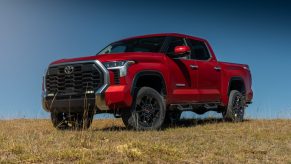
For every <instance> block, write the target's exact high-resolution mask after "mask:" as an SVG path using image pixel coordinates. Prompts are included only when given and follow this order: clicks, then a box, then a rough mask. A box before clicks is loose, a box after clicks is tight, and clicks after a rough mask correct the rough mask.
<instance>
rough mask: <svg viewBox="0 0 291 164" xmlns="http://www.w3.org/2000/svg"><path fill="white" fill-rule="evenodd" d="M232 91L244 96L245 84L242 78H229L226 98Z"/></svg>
mask: <svg viewBox="0 0 291 164" xmlns="http://www.w3.org/2000/svg"><path fill="white" fill-rule="evenodd" d="M232 90H238V91H239V92H241V93H242V94H243V95H245V94H246V86H245V82H244V80H243V78H242V77H240V76H235V77H231V78H230V80H229V82H228V88H227V95H228V96H229V94H230V92H231V91H232Z"/></svg>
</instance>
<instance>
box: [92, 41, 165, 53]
mask: <svg viewBox="0 0 291 164" xmlns="http://www.w3.org/2000/svg"><path fill="white" fill-rule="evenodd" d="M164 40H165V37H151V38H135V39H129V40H124V41H119V42H115V43H112V44H110V45H109V46H107V47H105V48H104V49H103V50H102V51H100V52H99V53H98V54H97V55H99V54H114V53H122V52H160V50H161V48H162V45H163V43H164Z"/></svg>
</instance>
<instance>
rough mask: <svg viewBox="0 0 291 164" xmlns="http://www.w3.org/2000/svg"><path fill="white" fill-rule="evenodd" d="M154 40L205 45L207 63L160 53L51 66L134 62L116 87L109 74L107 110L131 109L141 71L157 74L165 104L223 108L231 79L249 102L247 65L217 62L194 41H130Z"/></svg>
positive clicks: (76, 59)
mask: <svg viewBox="0 0 291 164" xmlns="http://www.w3.org/2000/svg"><path fill="white" fill-rule="evenodd" d="M155 36H175V37H183V38H191V39H194V40H198V41H202V42H204V43H205V44H206V46H207V48H208V50H209V52H210V54H211V56H212V57H211V59H210V60H207V61H199V60H187V59H173V58H170V57H169V56H167V55H166V54H164V53H148V52H128V53H118V54H105V55H97V56H89V57H81V58H73V59H62V60H58V61H55V62H53V63H51V64H59V63H66V62H76V61H87V60H99V61H100V62H102V63H103V62H109V61H121V60H122V61H124V60H132V61H135V64H133V65H131V66H129V67H128V69H127V75H126V76H125V77H121V78H120V84H117V85H115V84H114V82H113V73H112V72H110V83H111V85H110V86H109V87H108V88H107V90H106V92H105V100H106V104H107V105H108V106H109V107H110V108H111V109H125V108H126V109H129V108H130V107H131V104H132V100H133V98H132V95H131V89H132V85H133V81H134V78H135V77H136V75H137V74H138V73H140V72H143V71H154V72H157V73H160V74H161V76H162V77H163V79H164V82H165V85H166V91H167V95H166V99H167V100H166V102H167V104H178V103H206V102H220V103H221V105H222V106H226V105H227V103H228V88H229V82H230V80H231V79H232V78H233V77H240V78H241V79H243V81H244V84H245V90H246V101H247V102H251V101H252V98H253V92H252V89H251V85H252V84H251V75H250V71H249V70H248V66H247V65H243V64H233V63H225V62H218V61H217V59H216V56H215V54H214V52H213V50H212V48H211V46H210V45H209V43H208V42H207V41H206V40H204V39H201V38H197V37H192V36H188V35H182V34H175V33H171V34H154V35H145V36H138V37H133V38H143V37H155ZM128 39H132V38H128ZM124 40H127V39H124ZM189 65H197V66H198V67H199V68H198V69H197V70H193V69H190V67H189ZM214 67H219V68H220V70H215V69H214Z"/></svg>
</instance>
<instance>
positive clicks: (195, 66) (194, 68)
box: [190, 64, 199, 70]
mask: <svg viewBox="0 0 291 164" xmlns="http://www.w3.org/2000/svg"><path fill="white" fill-rule="evenodd" d="M190 68H191V69H193V70H196V69H198V68H199V67H198V65H193V64H191V65H190Z"/></svg>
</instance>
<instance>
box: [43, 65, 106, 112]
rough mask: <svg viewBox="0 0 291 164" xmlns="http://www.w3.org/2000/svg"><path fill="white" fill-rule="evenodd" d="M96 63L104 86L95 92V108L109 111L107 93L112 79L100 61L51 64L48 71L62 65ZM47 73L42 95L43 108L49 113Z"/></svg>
mask: <svg viewBox="0 0 291 164" xmlns="http://www.w3.org/2000/svg"><path fill="white" fill-rule="evenodd" d="M91 62H92V63H95V64H96V65H97V67H99V68H100V69H101V71H102V73H103V85H102V86H101V87H100V88H99V89H98V90H97V91H95V106H97V108H98V109H100V110H108V109H109V107H108V106H107V105H106V101H105V91H106V89H107V88H108V86H109V85H110V79H109V77H110V76H109V72H108V70H107V69H106V68H105V66H104V65H103V64H102V63H101V62H100V61H99V60H86V61H76V62H67V63H59V64H51V65H49V66H48V69H49V68H50V67H52V66H60V65H70V64H82V63H91ZM48 69H47V71H46V72H45V75H44V79H43V80H44V91H43V93H42V106H43V109H44V110H45V111H48V112H49V109H48V107H47V104H46V102H47V101H46V97H47V93H46V85H45V81H46V78H45V77H46V75H47V72H48Z"/></svg>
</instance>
